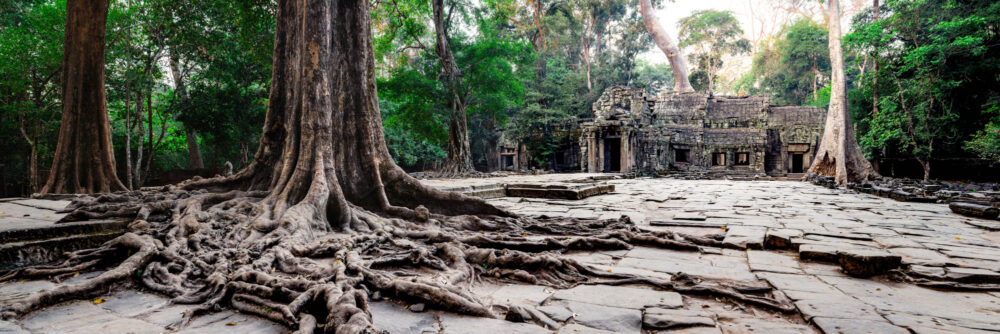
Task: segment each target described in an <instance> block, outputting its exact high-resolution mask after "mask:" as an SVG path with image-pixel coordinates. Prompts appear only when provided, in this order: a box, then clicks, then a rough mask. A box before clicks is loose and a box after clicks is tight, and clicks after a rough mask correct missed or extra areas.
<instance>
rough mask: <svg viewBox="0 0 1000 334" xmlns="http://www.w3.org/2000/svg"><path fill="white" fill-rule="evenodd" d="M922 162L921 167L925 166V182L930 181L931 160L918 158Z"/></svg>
mask: <svg viewBox="0 0 1000 334" xmlns="http://www.w3.org/2000/svg"><path fill="white" fill-rule="evenodd" d="M917 161H918V162H920V167H923V168H924V182H930V180H931V161H930V160H924V159H917Z"/></svg>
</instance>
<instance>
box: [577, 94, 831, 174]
mask: <svg viewBox="0 0 1000 334" xmlns="http://www.w3.org/2000/svg"><path fill="white" fill-rule="evenodd" d="M593 117H594V118H593V120H590V121H585V122H583V123H581V125H580V127H581V136H580V147H581V153H580V154H581V156H582V166H581V170H583V171H586V172H622V173H630V172H657V173H665V172H669V171H700V170H703V171H720V172H726V173H733V174H763V173H766V174H768V175H782V176H783V175H787V174H791V173H802V172H804V171H805V170H806V169H808V168H809V165H810V163H811V162H812V158H813V155H814V154H815V152H816V147H817V146H818V145H819V141H820V139H821V137H822V135H823V124H824V121H825V120H826V111H825V110H823V109H821V108H816V107H792V106H772V105H771V104H770V99H769V98H768V97H767V96H748V97H712V96H709V95H706V94H660V95H659V96H656V97H650V96H647V94H646V93H645V91H644V90H642V89H639V88H629V87H612V88H609V89H608V90H606V91H605V92H604V94H603V95H601V97H600V98H599V99H598V100H597V102H595V103H594V106H593Z"/></svg>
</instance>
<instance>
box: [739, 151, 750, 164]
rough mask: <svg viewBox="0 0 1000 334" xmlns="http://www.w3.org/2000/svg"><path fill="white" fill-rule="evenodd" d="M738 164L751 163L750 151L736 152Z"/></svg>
mask: <svg viewBox="0 0 1000 334" xmlns="http://www.w3.org/2000/svg"><path fill="white" fill-rule="evenodd" d="M736 165H737V166H749V165H750V153H747V152H737V153H736Z"/></svg>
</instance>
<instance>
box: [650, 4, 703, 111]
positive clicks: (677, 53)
mask: <svg viewBox="0 0 1000 334" xmlns="http://www.w3.org/2000/svg"><path fill="white" fill-rule="evenodd" d="M639 13H640V14H642V23H643V24H645V25H646V31H648V32H649V35H650V36H652V37H653V42H654V43H656V46H657V47H659V48H660V50H661V51H663V54H665V55H667V60H668V61H670V68H672V69H673V70H674V91H676V92H679V93H688V92H693V91H694V88H693V87H691V81H690V80H688V66H687V62H686V61H685V60H684V55H683V54H681V50H680V49H678V48H677V45H676V44H674V42H673V41H671V40H670V35H668V34H667V32H666V31H664V30H663V27H661V26H660V22H659V21H657V19H656V13H654V12H653V4H652V3H650V2H649V0H639Z"/></svg>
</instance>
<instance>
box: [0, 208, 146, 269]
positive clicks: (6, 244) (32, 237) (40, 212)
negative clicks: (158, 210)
mask: <svg viewBox="0 0 1000 334" xmlns="http://www.w3.org/2000/svg"><path fill="white" fill-rule="evenodd" d="M67 204H69V202H68V201H56V200H44V199H11V200H6V201H2V202H0V271H5V270H10V269H15V268H20V267H24V266H30V265H36V264H42V263H46V262H51V261H53V260H57V259H59V258H61V257H63V254H64V253H66V252H72V251H76V250H80V249H86V248H93V247H97V246H99V245H101V244H102V243H104V242H106V241H108V240H111V239H113V238H115V237H117V236H119V235H121V234H122V233H124V232H125V229H126V228H127V226H128V223H127V222H126V221H123V220H107V219H104V220H91V221H83V222H71V223H59V222H58V221H59V220H60V219H62V218H63V217H65V214H63V213H59V212H58V210H61V209H62V208H64V207H66V205H67Z"/></svg>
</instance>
